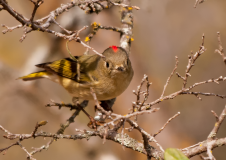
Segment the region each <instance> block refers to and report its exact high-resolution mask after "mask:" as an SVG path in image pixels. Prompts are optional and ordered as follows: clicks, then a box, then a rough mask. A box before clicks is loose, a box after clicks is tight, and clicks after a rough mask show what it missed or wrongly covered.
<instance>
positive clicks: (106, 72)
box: [19, 46, 133, 100]
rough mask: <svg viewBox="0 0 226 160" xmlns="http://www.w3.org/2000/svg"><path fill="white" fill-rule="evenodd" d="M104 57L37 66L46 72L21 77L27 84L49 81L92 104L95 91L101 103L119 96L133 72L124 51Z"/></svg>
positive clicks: (111, 51)
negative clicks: (92, 92) (38, 80)
mask: <svg viewBox="0 0 226 160" xmlns="http://www.w3.org/2000/svg"><path fill="white" fill-rule="evenodd" d="M103 55H104V56H105V57H100V56H99V55H96V54H95V55H82V56H80V57H77V56H75V58H76V60H77V61H75V60H72V59H70V58H65V59H61V60H57V61H54V62H48V63H42V64H38V65H36V66H37V67H39V68H43V69H44V70H43V71H39V72H35V73H31V74H29V75H27V76H24V77H20V78H19V79H23V80H24V81H29V80H34V79H39V78H48V79H50V80H52V81H54V82H56V83H59V84H60V85H62V86H63V87H64V88H65V89H66V90H67V91H68V92H69V93H70V94H71V95H72V96H73V97H76V98H79V99H83V100H92V99H93V96H92V94H91V92H90V88H91V87H92V88H93V90H94V92H95V94H96V96H97V99H98V100H109V99H112V98H115V97H117V96H119V95H120V94H121V93H122V92H123V91H124V90H125V89H126V88H127V87H128V85H129V84H130V81H131V80H132V77H133V68H132V66H131V62H130V60H129V57H128V54H127V53H126V51H125V50H124V49H123V48H121V47H116V46H111V47H109V48H107V49H106V50H105V51H104V52H103Z"/></svg>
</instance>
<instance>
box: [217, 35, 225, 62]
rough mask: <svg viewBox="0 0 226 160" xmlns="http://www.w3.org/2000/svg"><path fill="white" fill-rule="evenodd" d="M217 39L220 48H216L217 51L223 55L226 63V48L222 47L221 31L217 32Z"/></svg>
mask: <svg viewBox="0 0 226 160" xmlns="http://www.w3.org/2000/svg"><path fill="white" fill-rule="evenodd" d="M217 39H218V44H219V48H218V49H216V50H215V53H219V54H220V55H221V56H222V58H223V61H224V63H225V64H226V56H225V55H224V49H223V47H222V42H221V36H220V32H217Z"/></svg>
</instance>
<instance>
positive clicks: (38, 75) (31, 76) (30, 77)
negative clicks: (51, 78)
mask: <svg viewBox="0 0 226 160" xmlns="http://www.w3.org/2000/svg"><path fill="white" fill-rule="evenodd" d="M48 75H49V73H48V72H46V71H39V72H34V73H31V74H28V75H26V76H23V77H19V78H18V79H22V80H24V81H30V80H35V79H39V78H47V77H48Z"/></svg>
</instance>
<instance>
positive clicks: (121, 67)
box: [116, 65, 125, 72]
mask: <svg viewBox="0 0 226 160" xmlns="http://www.w3.org/2000/svg"><path fill="white" fill-rule="evenodd" d="M116 70H118V71H121V72H123V71H125V67H124V66H121V65H120V66H118V65H117V66H116Z"/></svg>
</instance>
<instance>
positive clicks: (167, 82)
mask: <svg viewBox="0 0 226 160" xmlns="http://www.w3.org/2000/svg"><path fill="white" fill-rule="evenodd" d="M175 59H176V64H175V67H174V69H173V71H172V73H171V74H170V76H169V77H168V79H167V81H166V84H165V85H164V89H163V91H162V95H161V96H160V99H161V98H162V97H163V95H164V93H165V90H166V87H167V85H168V84H169V81H170V79H171V78H172V76H173V74H174V73H175V71H176V69H177V66H178V62H179V61H178V57H177V56H176V57H175Z"/></svg>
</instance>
